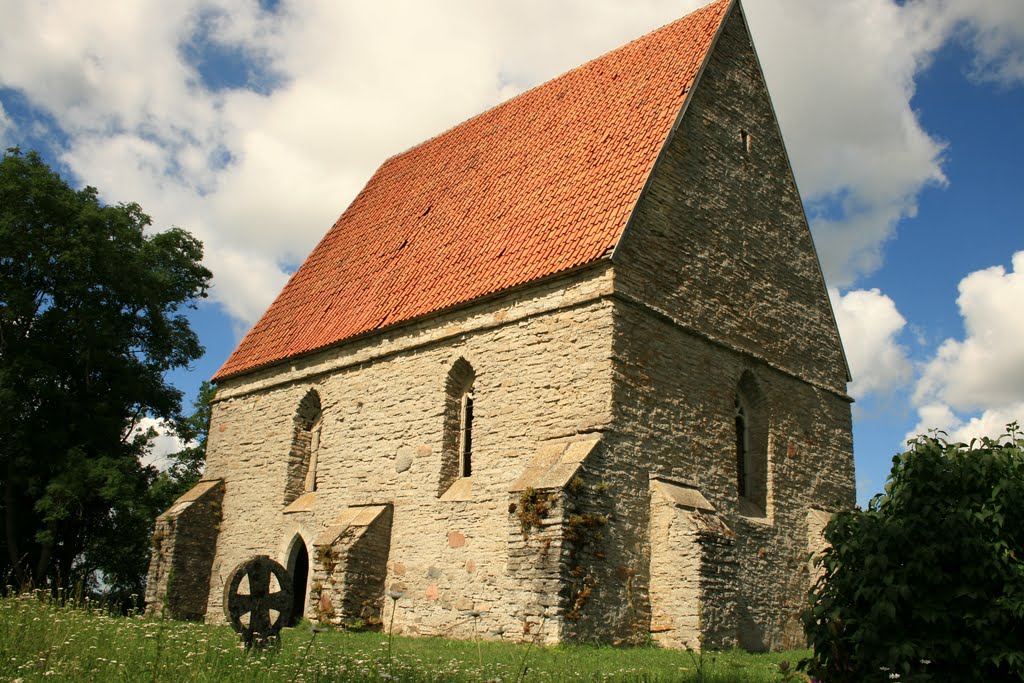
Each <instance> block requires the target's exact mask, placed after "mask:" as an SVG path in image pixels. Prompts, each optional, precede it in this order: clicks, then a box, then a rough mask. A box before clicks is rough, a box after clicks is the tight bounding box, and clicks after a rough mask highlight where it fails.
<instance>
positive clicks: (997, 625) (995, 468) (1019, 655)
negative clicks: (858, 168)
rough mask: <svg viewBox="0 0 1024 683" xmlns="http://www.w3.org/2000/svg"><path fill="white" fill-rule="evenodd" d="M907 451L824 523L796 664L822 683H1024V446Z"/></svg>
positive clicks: (927, 446)
mask: <svg viewBox="0 0 1024 683" xmlns="http://www.w3.org/2000/svg"><path fill="white" fill-rule="evenodd" d="M910 446H911V447H910V450H908V451H907V452H905V453H902V454H900V455H898V456H896V457H895V458H894V459H893V468H892V472H891V474H890V475H889V480H888V483H887V485H886V487H885V493H883V494H880V495H878V496H876V497H875V498H874V499H873V500H872V501H871V503H870V505H869V507H868V509H867V510H865V511H860V510H852V511H847V512H842V513H840V514H838V515H836V516H835V517H834V518H833V520H832V521H831V522H830V523H829V525H828V526H827V527H826V530H825V537H826V539H827V540H828V542H829V543H830V544H831V547H830V549H829V550H827V551H826V552H825V554H824V556H823V557H822V560H821V564H820V566H821V568H822V569H823V575H822V576H821V577H820V579H819V581H818V582H817V584H816V585H815V587H814V588H813V590H812V591H811V596H810V597H811V608H810V609H809V610H808V611H807V612H806V613H805V615H804V624H805V628H806V630H807V634H808V636H809V639H810V642H811V645H812V647H813V648H814V657H813V658H812V659H811V660H809V661H807V662H805V663H804V664H805V666H806V667H807V668H809V669H810V671H811V673H812V674H814V675H815V676H818V677H819V678H821V679H822V680H827V681H829V682H830V683H844V682H847V681H850V682H853V681H856V682H858V683H860V682H862V681H890V680H900V681H997V680H998V681H1006V680H1024V439H1021V438H1020V434H1019V432H1017V426H1016V425H1015V424H1013V425H1010V427H1009V429H1008V430H1007V434H1006V435H1005V436H1003V437H1001V438H1000V439H998V440H993V439H982V440H981V441H972V442H971V444H969V445H967V444H962V443H947V442H946V441H945V440H943V439H942V438H938V437H936V436H922V437H918V438H917V439H916V440H914V441H912V442H910Z"/></svg>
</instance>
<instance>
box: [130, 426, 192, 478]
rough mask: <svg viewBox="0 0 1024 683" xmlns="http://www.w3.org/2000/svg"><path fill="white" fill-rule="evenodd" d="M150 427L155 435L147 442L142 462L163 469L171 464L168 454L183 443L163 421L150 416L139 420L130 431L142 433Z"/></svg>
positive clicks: (179, 448) (175, 451)
mask: <svg viewBox="0 0 1024 683" xmlns="http://www.w3.org/2000/svg"><path fill="white" fill-rule="evenodd" d="M150 429H152V430H153V431H154V432H156V436H154V437H153V439H152V441H150V442H149V446H148V447H147V449H146V454H145V455H144V456H143V457H142V458H141V460H142V464H143V465H145V466H149V465H152V466H153V467H156V468H157V469H159V470H165V469H167V468H168V467H170V466H171V460H170V458H169V457H168V456H170V455H171V454H173V453H177V452H178V451H180V450H181V449H183V448H184V447H185V444H184V443H183V442H182V441H181V439H179V438H178V437H177V436H175V435H174V432H172V431H171V429H170V428H169V427H168V426H167V425H166V424H165V423H164V422H162V421H160V420H155V419H153V418H151V417H144V418H142V419H141V420H139V423H138V424H137V425H136V426H135V430H134V431H133V432H132V436H135V435H136V434H144V433H146V432H147V431H149V430H150Z"/></svg>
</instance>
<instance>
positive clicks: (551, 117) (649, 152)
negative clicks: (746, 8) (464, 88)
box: [213, 0, 730, 381]
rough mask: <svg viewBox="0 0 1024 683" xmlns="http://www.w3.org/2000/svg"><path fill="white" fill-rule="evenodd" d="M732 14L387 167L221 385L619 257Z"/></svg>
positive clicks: (655, 42)
mask: <svg viewBox="0 0 1024 683" xmlns="http://www.w3.org/2000/svg"><path fill="white" fill-rule="evenodd" d="M729 3H730V0H718V2H715V3H713V4H711V5H708V6H706V7H704V8H702V9H700V10H697V11H696V12H694V13H692V14H690V15H688V16H686V17H684V18H682V19H680V20H678V21H676V22H674V23H672V24H669V25H667V26H665V27H663V28H661V29H658V30H657V31H654V32H652V33H649V34H647V35H646V36H643V37H642V38H639V39H637V40H635V41H633V42H631V43H629V44H627V45H625V46H623V47H621V48H619V49H617V50H615V51H613V52H610V53H608V54H606V55H604V56H602V57H599V58H597V59H595V60H593V61H591V62H588V63H587V64H584V65H583V66H580V67H578V68H576V69H573V70H572V71H569V72H568V73H566V74H563V75H561V76H559V77H557V78H555V79H553V80H551V81H548V82H547V83H545V84H543V85H540V86H538V87H536V88H534V89H533V90H529V91H527V92H525V93H523V94H521V95H519V96H518V97H515V98H513V99H511V100H509V101H507V102H505V103H503V104H500V105H498V106H497V107H494V108H493V109H490V110H489V111H486V112H484V113H482V114H480V115H478V116H476V117H474V118H472V119H469V120H468V121H466V122H464V123H462V124H460V125H458V126H456V127H455V128H452V129H451V130H449V131H447V132H445V133H442V134H441V135H439V136H437V137H435V138H432V139H430V140H427V141H426V142H424V143H422V144H420V145H418V146H416V147H413V148H412V149H410V150H408V151H406V152H403V153H402V154H399V155H397V156H394V157H392V158H391V159H388V160H387V161H386V162H384V164H383V165H382V166H381V167H380V168H379V169H378V170H377V172H376V173H375V174H374V175H373V177H372V178H371V179H370V182H368V183H367V184H366V187H364V188H363V190H362V192H360V193H359V195H358V196H357V197H356V198H355V200H354V201H353V202H352V204H351V205H350V206H349V207H348V209H347V210H346V211H345V213H344V214H342V216H341V217H340V218H339V219H338V221H337V222H336V223H335V224H334V227H332V228H331V230H330V231H329V232H328V233H327V235H326V236H325V237H324V238H323V240H322V241H321V242H320V244H318V245H317V246H316V248H315V249H314V250H313V252H312V253H311V254H310V255H309V257H308V258H306V260H305V262H304V263H303V264H302V266H301V267H300V268H299V270H298V271H296V272H295V274H294V275H292V278H291V280H289V282H288V284H287V285H285V288H284V289H283V290H282V291H281V293H280V294H279V295H278V297H277V299H276V300H275V301H274V303H273V304H271V306H270V308H269V309H267V312H266V313H264V314H263V317H262V318H260V320H259V322H257V323H256V325H255V326H254V327H253V328H252V330H250V331H249V333H248V334H247V335H246V336H245V338H244V339H243V340H242V342H241V343H240V344H239V345H238V348H237V349H235V351H234V353H232V354H231V356H230V357H229V358H228V360H227V362H225V363H224V365H223V367H221V369H220V370H219V371H218V372H217V374H216V375H215V376H214V378H213V379H214V380H215V381H218V380H223V379H225V378H227V377H230V376H232V375H237V374H239V373H243V372H246V371H249V370H252V369H255V368H257V367H262V366H265V365H268V364H271V363H274V362H277V361H280V360H283V359H285V358H289V357H291V356H296V355H299V354H303V353H307V352H310V351H314V350H317V349H322V348H324V347H326V346H329V345H332V344H336V343H338V342H340V341H343V340H346V339H351V338H352V337H356V336H358V335H361V334H365V333H367V332H371V331H373V330H377V329H380V328H383V327H387V326H391V325H395V324H397V323H402V322H405V321H408V320H412V319H414V318H418V317H420V316H424V315H426V314H428V313H433V312H435V311H440V310H442V309H447V308H451V307H453V306H457V305H459V304H464V303H466V302H469V301H472V300H473V299H477V298H480V297H483V296H486V295H488V294H492V293H494V292H498V291H500V290H504V289H508V288H510V287H514V286H516V285H520V284H523V283H527V282H532V281H535V280H539V279H541V278H545V277H548V276H550V275H554V274H556V273H559V272H562V271H565V270H568V269H571V268H575V267H578V266H581V265H585V264H588V263H593V262H595V261H598V260H601V259H604V258H607V254H608V252H609V249H610V248H611V247H614V246H615V244H616V242H617V241H618V239H619V237H620V235H621V234H622V231H623V229H624V228H625V226H626V222H627V221H628V219H629V217H630V215H631V213H632V211H633V207H634V205H635V204H636V201H637V199H638V198H639V196H640V192H641V190H642V189H643V187H644V183H645V181H646V180H647V177H648V175H649V174H650V172H651V169H652V167H653V166H654V162H655V160H656V159H657V157H658V154H659V152H660V151H661V148H662V146H663V145H664V143H665V140H666V138H667V136H668V134H669V132H670V130H671V128H672V126H673V124H674V122H675V121H676V118H677V116H678V114H679V111H680V109H681V107H682V105H683V102H684V100H685V99H686V94H687V93H688V92H689V90H690V88H691V86H692V85H693V83H694V80H695V78H696V76H697V73H698V71H699V69H700V67H701V65H702V64H703V62H704V59H705V56H706V54H707V52H708V50H709V48H710V46H711V43H712V41H713V38H714V36H715V35H716V33H717V31H718V27H719V25H720V24H721V22H722V20H723V17H724V16H725V14H726V10H727V8H728V7H729Z"/></svg>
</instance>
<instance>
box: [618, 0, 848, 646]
mask: <svg viewBox="0 0 1024 683" xmlns="http://www.w3.org/2000/svg"><path fill="white" fill-rule="evenodd" d="M693 98H694V99H693V101H692V102H691V103H690V106H689V110H688V111H687V112H686V113H685V115H684V117H683V120H682V122H681V124H680V130H679V131H678V132H677V133H676V135H675V137H674V138H673V139H672V141H671V142H670V145H669V147H668V148H667V149H666V150H665V151H664V152H663V158H662V159H661V161H660V162H659V165H658V166H657V167H656V171H655V175H654V177H653V178H652V180H651V182H650V184H649V186H648V190H647V193H646V194H645V196H644V197H642V198H641V200H640V203H639V205H638V208H637V211H636V214H635V215H634V217H633V220H632V223H631V226H630V228H629V230H628V231H627V234H626V235H625V237H624V238H623V241H622V243H621V244H620V249H619V251H618V253H617V254H616V256H615V258H614V263H615V278H616V281H615V289H616V293H615V299H616V305H615V320H616V322H615V345H614V359H615V361H614V366H613V369H614V390H613V414H614V425H615V430H614V432H613V434H612V435H611V436H610V438H609V439H608V442H607V443H608V450H607V452H608V454H609V462H608V464H607V471H608V475H607V476H606V481H607V483H608V484H609V485H610V487H611V490H610V493H611V496H612V498H613V499H614V500H615V501H616V509H615V517H616V519H620V520H628V522H624V523H623V524H621V525H617V526H615V527H614V528H612V529H609V534H618V538H616V539H615V540H614V542H613V543H612V545H613V546H614V547H616V548H621V549H623V550H622V551H619V552H617V553H616V556H615V557H614V558H613V559H614V562H615V563H616V564H618V565H619V566H620V567H622V569H620V570H618V571H616V570H615V569H614V568H610V569H609V574H608V576H607V577H606V581H605V583H604V584H603V586H604V591H605V593H606V596H605V597H606V600H605V603H606V604H627V603H628V601H630V600H631V601H635V602H637V603H639V604H651V603H652V602H653V603H654V604H659V603H660V602H663V601H664V600H665V599H666V596H659V595H651V593H650V592H651V590H655V591H657V590H659V588H658V586H661V585H670V586H671V590H673V591H677V592H678V591H683V592H686V591H689V592H692V593H694V594H697V593H700V594H704V595H706V596H707V602H706V603H704V604H701V605H700V606H699V609H700V611H701V613H702V615H703V616H702V617H701V618H699V619H698V621H703V622H705V623H704V625H703V628H704V630H705V632H703V633H701V632H700V627H693V626H682V625H680V626H674V627H672V628H673V629H674V630H662V629H668V628H669V627H668V626H666V625H665V624H664V623H662V620H659V619H658V615H656V614H654V615H650V616H649V617H648V619H649V623H648V627H649V628H650V627H653V628H654V630H655V631H657V633H656V634H655V637H656V638H658V639H659V640H661V641H663V642H667V643H673V642H674V643H681V642H690V643H693V642H707V643H718V644H719V645H727V644H728V643H729V642H733V643H736V644H738V645H739V646H741V647H743V648H746V649H753V650H760V649H769V648H771V649H777V648H789V647H800V646H803V644H804V636H803V632H802V628H801V626H800V621H799V613H800V610H801V609H802V607H803V604H804V600H805V595H806V591H807V589H808V588H809V586H810V580H811V577H810V575H809V573H808V571H807V566H806V558H807V553H808V552H809V548H808V546H807V521H806V520H807V510H808V508H809V507H812V506H818V507H822V508H825V509H836V508H838V507H846V506H850V505H852V504H853V502H854V478H853V455H852V453H853V445H852V435H851V415H850V405H849V400H848V398H847V397H846V395H845V386H846V367H845V362H844V359H843V355H842V349H841V346H840V344H839V340H838V337H837V334H836V330H835V326H834V323H833V320H832V315H831V311H830V308H829V304H828V301H827V298H826V293H825V288H824V285H823V283H822V281H821V276H820V271H819V268H818V264H817V261H816V256H815V252H814V249H813V246H812V244H811V241H810V234H809V231H808V230H807V227H806V223H805V219H804V216H803V212H802V207H801V204H800V199H799V196H798V195H797V192H796V188H795V186H794V184H793V182H792V178H791V176H790V174H789V168H788V164H787V162H786V159H785V153H784V150H783V148H782V143H781V141H780V140H779V138H778V135H777V129H776V127H775V122H774V118H773V114H772V111H771V107H770V103H769V101H768V97H767V93H766V92H765V89H764V83H763V79H762V78H761V75H760V71H759V69H758V67H757V63H756V59H755V57H754V54H753V51H752V48H751V46H750V40H749V36H748V35H747V32H746V28H745V26H744V23H743V19H742V14H741V13H740V12H739V11H738V10H737V9H736V8H734V9H733V12H732V13H731V16H730V18H729V19H728V21H727V23H726V25H725V26H724V28H723V32H722V34H721V36H720V38H719V41H718V43H717V47H716V48H715V50H714V52H713V53H712V56H711V57H710V59H709V63H708V64H707V66H706V69H705V72H704V74H703V76H702V78H701V80H700V81H699V82H698V85H697V88H696V90H695V91H694V94H693ZM741 129H745V130H747V132H748V133H750V134H751V135H752V145H751V151H750V152H749V154H748V153H746V150H745V149H743V147H742V145H741V135H740V130H741ZM744 376H747V377H749V378H751V380H752V381H753V382H755V383H756V386H757V389H758V392H759V393H760V394H761V395H762V396H763V401H760V403H761V404H763V410H764V415H763V418H764V420H766V422H767V438H766V440H765V441H766V442H765V443H764V445H763V447H762V448H763V452H762V453H761V454H759V455H760V457H763V458H764V466H763V469H764V471H765V474H766V478H767V481H766V487H765V488H766V498H767V500H766V504H765V506H764V507H765V510H764V511H763V513H759V512H758V511H752V510H751V506H750V505H746V506H745V505H744V503H743V501H741V499H740V496H739V494H738V490H737V464H736V431H735V429H736V427H735V399H736V392H737V387H738V386H739V384H740V381H741V378H743V377H744ZM651 476H657V477H663V478H665V479H668V480H671V481H677V482H681V483H682V484H684V485H686V486H692V487H694V488H696V489H698V490H699V491H700V492H701V493H702V494H703V496H704V497H705V498H706V499H707V500H708V501H709V502H710V503H711V505H712V506H714V508H715V510H716V511H717V514H718V515H719V517H720V519H721V520H722V522H723V523H724V525H725V526H726V527H727V528H728V529H729V530H731V532H732V533H735V543H734V545H733V546H732V547H731V548H730V549H729V556H728V557H727V558H725V559H722V558H717V559H720V560H722V561H725V560H728V561H729V562H733V561H735V562H736V563H737V566H736V578H735V582H736V585H734V586H733V589H732V590H722V589H721V588H715V589H713V590H712V589H709V588H708V587H707V586H705V585H704V582H706V580H707V577H708V576H709V574H708V573H707V571H705V570H704V569H702V568H695V569H692V571H691V573H690V574H686V572H685V571H684V570H685V569H686V566H687V564H686V563H687V562H688V561H690V560H689V559H688V558H687V557H684V556H683V555H681V554H680V552H681V550H680V549H679V548H678V547H676V546H677V545H678V544H673V542H672V538H673V537H672V535H671V534H672V533H675V532H674V531H672V529H671V528H670V529H669V531H668V532H665V531H664V529H663V528H662V527H663V526H664V525H661V526H659V525H658V524H653V526H652V523H651V512H650V511H651V505H652V503H651V493H650V482H649V478H650V477H651ZM655 521H656V520H655ZM673 557H676V559H675V560H672V558H673ZM652 561H655V562H657V563H658V564H657V566H652V565H651V562H652ZM709 561H711V562H712V563H713V562H714V561H717V560H716V557H710V558H709ZM666 562H667V563H668V566H665V564H664V563H666ZM712 574H713V572H712ZM616 576H620V577H621V576H629V577H630V578H629V581H628V582H627V581H625V580H621V579H620V580H618V581H616ZM652 576H653V577H654V587H653V589H652ZM666 576H669V577H674V583H673V582H668V583H666V580H665V578H664V577H666ZM616 591H618V593H619V594H618V595H617V596H616V595H615V592H616ZM613 597H614V598H618V600H615V599H612V598H613ZM668 597H669V598H670V599H673V598H671V596H668ZM712 614H714V615H720V616H722V619H720V620H719V623H716V624H714V629H712V624H711V623H710V618H709V616H708V615H712ZM637 616H640V615H637ZM633 627H634V628H641V624H639V623H637V624H635V625H634V626H633ZM688 629H692V630H688Z"/></svg>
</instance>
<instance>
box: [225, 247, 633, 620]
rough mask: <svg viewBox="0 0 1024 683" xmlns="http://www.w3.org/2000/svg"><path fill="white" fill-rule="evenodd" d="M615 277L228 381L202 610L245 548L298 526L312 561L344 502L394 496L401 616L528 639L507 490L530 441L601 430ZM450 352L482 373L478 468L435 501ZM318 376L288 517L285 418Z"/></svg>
mask: <svg viewBox="0 0 1024 683" xmlns="http://www.w3.org/2000/svg"><path fill="white" fill-rule="evenodd" d="M610 291H611V276H610V271H609V269H608V268H607V267H599V268H592V269H590V270H587V271H581V272H577V273H573V274H571V275H569V276H567V277H566V278H562V279H561V281H552V282H549V283H546V284H544V285H542V286H535V287H533V288H531V289H529V290H522V291H518V292H510V293H507V294H506V295H504V296H503V297H500V298H496V299H493V300H491V301H487V302H482V303H480V304H478V305H476V306H474V307H471V308H470V309H465V310H463V311H461V312H453V313H450V314H444V315H439V316H436V317H434V318H431V319H428V320H425V321H421V322H420V323H417V324H414V325H410V326H407V327H405V328H402V329H400V330H395V331H391V332H388V333H386V334H381V335H377V336H376V337H375V338H373V339H366V340H355V341H354V342H352V343H350V344H348V345H345V346H342V347H338V348H334V349H330V350H327V351H324V352H322V353H319V354H313V355H311V356H307V357H304V358H301V359H296V360H294V361H293V362H290V363H287V364H283V365H281V366H278V367H275V368H270V369H266V370H263V371H259V372H254V373H250V374H248V375H246V376H244V377H240V378H237V379H235V380H228V381H226V382H224V383H223V384H222V386H220V387H219V389H218V399H217V402H216V403H215V405H214V410H213V419H212V426H211V434H210V441H209V446H208V460H207V473H208V475H209V476H216V477H220V478H223V480H224V482H225V495H224V520H223V523H222V528H221V536H220V541H219V543H218V546H217V556H216V559H215V562H214V566H213V576H212V580H211V582H210V590H209V596H210V598H209V603H210V607H209V610H208V612H207V619H208V620H211V621H222V620H223V612H222V609H223V608H222V605H221V600H222V598H221V592H222V590H223V584H224V581H225V580H226V578H227V576H226V573H227V572H228V571H230V569H231V568H232V567H234V566H235V565H236V564H237V563H238V562H240V561H242V560H243V559H246V558H248V557H250V556H252V555H256V554H260V553H266V554H269V555H270V556H272V557H275V558H276V559H277V560H278V561H279V562H281V563H282V564H286V562H287V554H288V549H289V544H290V543H291V542H292V540H293V539H294V538H295V537H296V535H298V536H299V537H300V538H301V539H302V542H303V543H304V544H305V545H306V548H307V550H308V552H309V554H310V557H311V559H312V558H314V555H315V549H314V548H313V547H312V541H313V540H314V539H315V538H316V537H317V535H318V534H319V533H320V532H321V531H322V530H323V529H324V528H325V527H326V526H328V525H329V524H330V523H331V522H332V520H334V519H336V518H337V516H338V515H339V514H340V513H341V512H342V511H343V510H344V509H345V508H346V507H347V506H351V505H369V504H385V503H386V504H391V505H393V510H394V517H393V521H392V528H391V547H390V555H389V560H388V576H387V579H386V587H390V586H392V585H394V584H400V585H401V587H402V588H403V589H404V590H405V595H404V597H403V598H402V599H401V600H399V601H398V603H397V613H396V617H395V628H396V631H400V632H403V633H412V634H416V633H419V634H444V635H452V636H462V637H472V634H473V631H474V628H476V629H478V630H479V631H480V632H481V633H484V634H488V633H492V634H496V633H499V632H501V633H502V634H504V637H506V638H509V637H512V638H515V637H524V635H526V637H531V634H526V630H527V629H528V628H530V626H529V624H530V621H531V619H533V618H534V616H535V615H531V614H528V613H527V612H528V611H529V610H531V609H534V608H533V607H530V605H531V604H533V603H529V602H528V601H527V600H526V597H523V599H522V600H520V599H519V598H517V597H513V598H512V599H510V596H517V595H519V591H520V588H521V584H520V582H519V580H518V578H517V577H516V576H513V575H511V574H512V573H513V572H510V571H509V558H510V554H509V550H510V548H509V536H510V531H509V530H510V527H511V526H512V525H514V524H517V522H516V521H515V519H514V513H512V512H510V511H509V490H510V487H511V485H512V483H513V482H514V481H515V479H516V478H517V476H518V475H519V473H520V472H521V470H522V469H523V468H524V467H525V464H526V461H527V460H529V459H530V457H531V456H532V455H533V454H534V453H535V451H536V450H537V447H538V444H539V443H541V442H543V441H545V440H548V439H553V438H558V437H565V436H571V435H574V434H578V433H583V432H593V431H595V430H602V429H606V428H607V425H608V423H609V421H610V419H611V417H610V416H611V375H612V359H611V354H612V325H613V323H612V316H611V307H612V304H611V302H610V300H609V299H608V296H609V294H610ZM459 358H464V359H465V360H466V361H468V362H469V364H470V365H471V366H472V368H473V371H474V375H475V380H474V427H473V474H472V476H471V477H469V478H468V480H467V481H466V482H463V483H464V484H465V486H460V489H459V490H460V494H461V495H459V496H455V497H453V499H451V500H442V499H441V498H439V497H438V490H439V477H440V476H441V463H442V448H443V432H444V408H445V396H446V394H445V382H446V379H447V376H448V373H449V370H450V368H451V367H452V365H453V364H454V363H455V362H456V360H458V359H459ZM311 388H314V389H315V390H316V392H317V394H318V395H319V397H320V401H321V409H322V416H321V427H320V445H319V451H318V454H319V455H318V461H317V477H316V480H317V482H318V483H317V490H316V491H315V494H312V495H311V494H304V497H303V498H302V499H299V500H302V501H303V504H304V508H303V510H301V511H295V512H291V513H289V514H283V513H282V508H283V506H282V500H283V494H284V489H285V486H286V482H287V480H288V472H287V461H288V453H289V450H290V449H291V446H292V438H293V432H294V417H295V414H296V410H297V409H298V406H299V403H300V401H301V400H302V398H303V397H304V396H305V395H306V394H307V393H308V391H309V390H310V389H311ZM306 496H309V498H306ZM310 500H312V503H311V504H310V503H309V501H310ZM307 507H308V509H306V508H307ZM314 573H315V572H314ZM474 610H477V611H479V612H481V616H480V617H479V620H478V621H476V620H475V619H474V618H472V617H471V612H472V611H474ZM387 617H388V618H389V619H390V614H388V615H387ZM534 621H535V620H534ZM474 622H476V623H474ZM545 633H548V631H547V629H545ZM550 633H557V628H552V629H551V631H550ZM545 637H547V636H545Z"/></svg>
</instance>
